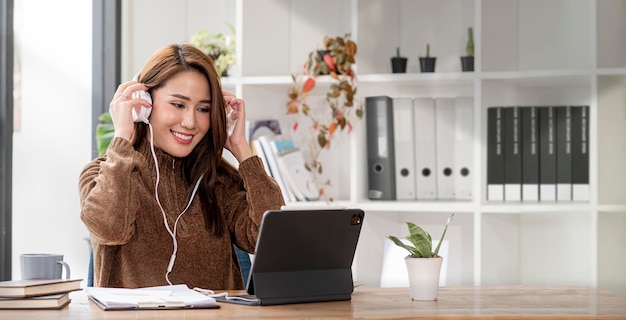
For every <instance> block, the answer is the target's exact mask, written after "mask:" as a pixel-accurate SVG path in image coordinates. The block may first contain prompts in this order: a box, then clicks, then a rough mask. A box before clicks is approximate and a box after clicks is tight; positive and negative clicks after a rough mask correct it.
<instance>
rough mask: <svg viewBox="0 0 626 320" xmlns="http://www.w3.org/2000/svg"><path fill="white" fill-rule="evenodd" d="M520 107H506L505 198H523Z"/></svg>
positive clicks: (504, 120)
mask: <svg viewBox="0 0 626 320" xmlns="http://www.w3.org/2000/svg"><path fill="white" fill-rule="evenodd" d="M519 111H520V109H519V107H516V106H514V107H506V108H504V113H503V116H504V118H503V123H502V125H503V128H504V131H503V132H504V135H503V138H504V140H503V141H504V144H503V148H504V200H505V201H521V200H522V144H521V137H522V135H521V131H522V130H521V129H522V127H521V118H520V114H519Z"/></svg>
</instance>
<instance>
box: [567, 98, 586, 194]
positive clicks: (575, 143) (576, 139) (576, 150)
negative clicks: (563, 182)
mask: <svg viewBox="0 0 626 320" xmlns="http://www.w3.org/2000/svg"><path fill="white" fill-rule="evenodd" d="M571 115H572V200H574V201H589V193H590V191H589V106H574V107H572V108H571Z"/></svg>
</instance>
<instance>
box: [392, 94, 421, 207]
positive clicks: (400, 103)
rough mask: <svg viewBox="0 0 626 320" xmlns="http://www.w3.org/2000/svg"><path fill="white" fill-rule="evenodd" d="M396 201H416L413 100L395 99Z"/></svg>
mask: <svg viewBox="0 0 626 320" xmlns="http://www.w3.org/2000/svg"><path fill="white" fill-rule="evenodd" d="M393 130H394V134H393V137H394V150H395V171H396V200H415V199H416V198H415V152H414V148H415V142H414V137H415V134H414V133H413V99H412V98H393Z"/></svg>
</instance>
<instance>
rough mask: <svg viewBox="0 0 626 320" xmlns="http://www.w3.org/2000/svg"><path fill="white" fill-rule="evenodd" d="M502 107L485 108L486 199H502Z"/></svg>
mask: <svg viewBox="0 0 626 320" xmlns="http://www.w3.org/2000/svg"><path fill="white" fill-rule="evenodd" d="M502 109H503V107H489V108H488V109H487V200H489V201H503V200H504V155H503V153H502V151H503V150H502Z"/></svg>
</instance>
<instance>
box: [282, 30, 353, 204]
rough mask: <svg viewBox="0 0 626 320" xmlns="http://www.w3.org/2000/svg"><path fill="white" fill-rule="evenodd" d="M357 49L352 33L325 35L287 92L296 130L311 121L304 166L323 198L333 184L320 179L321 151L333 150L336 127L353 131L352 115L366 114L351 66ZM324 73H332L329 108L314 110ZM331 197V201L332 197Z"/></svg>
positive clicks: (326, 99) (321, 169)
mask: <svg viewBox="0 0 626 320" xmlns="http://www.w3.org/2000/svg"><path fill="white" fill-rule="evenodd" d="M356 52H357V45H356V43H355V42H354V41H352V40H351V39H350V33H347V34H345V35H344V36H343V37H339V36H337V37H329V36H324V39H323V47H322V48H320V49H317V50H313V51H311V52H310V53H309V58H308V60H307V61H306V62H305V63H304V68H303V72H302V75H297V74H292V76H291V78H292V80H293V86H292V87H291V89H290V90H289V92H288V97H289V100H288V101H287V104H286V108H287V114H288V115H290V116H295V117H297V120H296V121H295V122H294V124H293V127H292V130H293V131H296V130H298V128H299V127H300V126H299V124H300V122H301V120H302V121H304V120H306V121H307V122H308V123H307V124H308V129H309V130H308V132H309V133H310V135H311V144H310V146H309V148H307V149H308V150H309V154H310V160H309V159H308V160H307V162H306V163H305V168H306V170H308V171H310V172H311V173H312V176H313V180H314V182H315V185H317V186H319V190H318V194H319V196H320V198H322V197H323V196H324V190H325V188H326V187H328V186H330V185H331V181H330V179H328V180H326V181H324V182H321V183H319V181H317V180H319V177H320V175H321V174H322V173H323V167H322V163H321V162H320V161H319V156H320V153H321V151H322V150H324V149H326V150H328V149H330V147H331V140H332V139H333V137H334V134H335V131H336V130H337V129H339V130H341V131H343V130H345V129H347V130H348V133H350V132H351V131H352V123H351V119H352V117H353V116H355V117H356V118H357V119H361V118H363V114H364V109H363V104H362V103H360V102H358V100H357V99H356V93H357V87H356V82H355V77H356V73H355V71H354V69H353V68H352V66H353V65H354V64H355V62H356V60H355V55H356ZM323 75H330V85H329V86H328V91H327V92H326V97H325V100H324V102H325V105H326V106H327V107H328V109H327V110H323V109H322V110H317V111H318V112H313V110H312V106H311V105H309V103H308V100H307V99H308V97H309V94H310V93H311V92H312V91H313V89H314V88H315V86H316V79H317V78H318V77H319V76H323ZM319 111H321V112H319ZM329 200H330V201H332V198H329Z"/></svg>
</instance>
